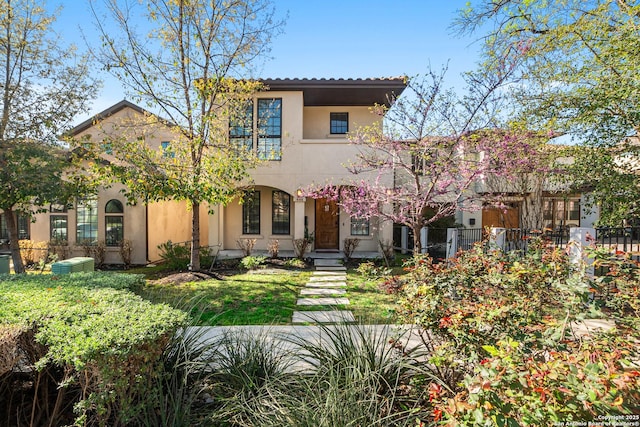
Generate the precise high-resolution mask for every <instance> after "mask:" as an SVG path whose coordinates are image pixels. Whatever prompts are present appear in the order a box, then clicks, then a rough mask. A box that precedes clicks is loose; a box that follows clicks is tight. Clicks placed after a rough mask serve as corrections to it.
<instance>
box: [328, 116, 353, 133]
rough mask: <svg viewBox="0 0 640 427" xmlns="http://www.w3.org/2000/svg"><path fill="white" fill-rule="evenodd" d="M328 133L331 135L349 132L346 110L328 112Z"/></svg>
mask: <svg viewBox="0 0 640 427" xmlns="http://www.w3.org/2000/svg"><path fill="white" fill-rule="evenodd" d="M338 117H340V118H338ZM329 133H330V134H331V135H346V134H347V133H349V113H348V112H331V113H329Z"/></svg>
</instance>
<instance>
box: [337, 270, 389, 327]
mask: <svg viewBox="0 0 640 427" xmlns="http://www.w3.org/2000/svg"><path fill="white" fill-rule="evenodd" d="M382 281H384V279H367V278H365V277H363V276H361V275H360V274H358V273H357V272H354V271H350V272H349V275H348V276H347V296H348V297H349V302H350V303H351V304H350V306H349V309H350V310H351V311H353V315H354V316H355V317H356V319H362V320H363V321H364V322H366V323H372V324H373V323H393V322H395V320H396V308H397V303H396V296H395V295H389V294H387V293H385V292H384V291H383V290H381V289H380V288H379V287H378V285H379V283H381V282H382Z"/></svg>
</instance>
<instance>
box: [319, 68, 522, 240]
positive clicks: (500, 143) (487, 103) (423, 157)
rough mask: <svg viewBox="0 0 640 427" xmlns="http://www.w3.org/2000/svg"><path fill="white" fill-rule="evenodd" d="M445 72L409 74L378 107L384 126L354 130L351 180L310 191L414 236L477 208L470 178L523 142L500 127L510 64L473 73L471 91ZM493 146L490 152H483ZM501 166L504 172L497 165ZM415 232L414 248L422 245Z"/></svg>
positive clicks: (350, 211)
mask: <svg viewBox="0 0 640 427" xmlns="http://www.w3.org/2000/svg"><path fill="white" fill-rule="evenodd" d="M443 77H444V71H443V72H442V73H440V74H437V73H434V72H429V74H427V76H426V77H423V78H415V79H411V80H409V81H408V84H407V88H406V89H405V91H404V93H403V96H402V98H398V99H392V100H391V101H392V102H391V105H392V107H391V108H390V109H388V108H386V107H384V106H376V107H375V108H373V110H372V112H373V113H374V114H379V115H381V116H382V115H384V117H385V125H384V127H382V126H368V127H362V128H360V129H358V130H357V131H356V132H355V133H353V134H351V135H350V141H351V143H352V144H354V145H356V146H357V147H358V148H359V150H358V155H357V157H356V159H353V161H352V162H351V163H350V164H348V165H346V167H347V168H348V170H349V171H350V172H351V173H352V174H353V176H354V179H352V180H350V181H349V182H340V183H324V184H322V185H318V186H314V187H313V188H311V189H309V190H308V191H307V195H308V196H310V197H315V198H320V197H325V198H329V199H332V200H335V201H336V202H337V203H338V205H339V206H340V207H341V208H342V210H343V211H344V212H346V213H347V214H348V215H350V216H352V217H356V218H362V219H371V218H377V219H378V221H382V222H384V221H386V222H392V223H396V224H402V225H406V226H408V227H409V228H411V230H412V231H413V234H414V236H419V235H420V229H421V228H422V227H425V226H428V225H429V224H432V223H433V222H435V221H437V220H439V219H441V218H444V217H448V216H451V215H453V214H454V213H455V212H456V210H459V209H477V208H478V206H477V204H476V203H475V201H477V193H476V192H475V191H474V190H475V188H473V185H474V184H475V183H476V182H478V181H479V180H480V179H481V178H482V177H483V176H485V175H486V174H488V173H491V172H495V173H498V170H496V169H495V167H496V166H499V165H503V164H505V162H503V161H498V162H496V161H492V160H496V159H498V160H502V159H504V158H505V157H508V156H509V150H510V147H511V146H512V145H514V144H515V145H517V144H519V143H520V140H519V138H517V135H518V134H517V133H512V134H505V133H504V132H494V131H486V132H485V131H478V130H479V129H497V128H498V121H497V119H498V117H499V110H500V106H501V102H502V100H503V98H502V96H503V94H504V93H503V92H501V91H500V90H499V89H500V88H501V86H502V84H503V83H504V82H505V80H506V79H507V77H508V70H507V71H505V72H504V73H502V74H500V73H496V74H494V75H491V76H478V75H475V74H468V75H467V76H466V77H467V81H468V83H469V91H468V93H467V95H466V96H464V97H458V96H456V95H455V93H453V92H452V91H451V90H445V89H444V88H443ZM486 150H491V153H492V154H491V155H490V156H487V155H481V153H482V152H483V151H486ZM500 173H502V172H500ZM421 249H422V248H421V243H420V239H418V238H415V239H414V251H415V253H420V252H421Z"/></svg>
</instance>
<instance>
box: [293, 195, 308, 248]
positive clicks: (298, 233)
mask: <svg viewBox="0 0 640 427" xmlns="http://www.w3.org/2000/svg"><path fill="white" fill-rule="evenodd" d="M306 200H307V199H306V198H304V197H295V198H294V202H293V216H294V221H293V223H294V227H293V239H294V240H295V239H303V238H304V207H305V202H306Z"/></svg>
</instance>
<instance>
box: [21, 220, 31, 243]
mask: <svg viewBox="0 0 640 427" xmlns="http://www.w3.org/2000/svg"><path fill="white" fill-rule="evenodd" d="M29 224H31V221H30V220H29V217H28V216H26V215H22V214H18V239H20V240H26V239H29V235H30V233H29Z"/></svg>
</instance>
